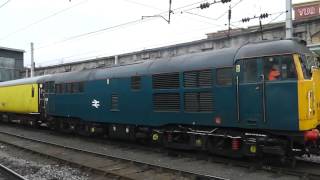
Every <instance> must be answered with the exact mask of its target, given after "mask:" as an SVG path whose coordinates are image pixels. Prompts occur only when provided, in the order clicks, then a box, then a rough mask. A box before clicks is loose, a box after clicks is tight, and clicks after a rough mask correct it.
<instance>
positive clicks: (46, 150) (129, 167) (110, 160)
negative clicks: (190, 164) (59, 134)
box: [0, 131, 227, 180]
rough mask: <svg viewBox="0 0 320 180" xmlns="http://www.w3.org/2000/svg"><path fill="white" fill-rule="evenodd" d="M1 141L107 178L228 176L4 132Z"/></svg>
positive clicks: (201, 177) (208, 177)
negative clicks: (173, 166) (147, 161)
mask: <svg viewBox="0 0 320 180" xmlns="http://www.w3.org/2000/svg"><path fill="white" fill-rule="evenodd" d="M0 134H1V138H0V141H1V142H3V143H6V144H9V145H12V146H15V147H17V148H20V149H24V150H28V151H31V152H32V153H37V154H41V155H43V156H46V157H50V158H53V159H55V160H58V161H63V162H64V163H68V164H71V165H74V166H77V167H80V168H87V169H90V170H91V171H95V172H97V173H101V174H103V175H105V176H107V177H111V178H119V179H128V180H136V179H197V180H198V179H199V180H206V179H213V180H226V179H227V178H223V177H218V176H213V175H209V174H201V173H199V172H195V171H187V170H181V169H179V168H172V167H166V166H163V165H161V166H160V165H157V164H156V163H146V162H143V161H137V160H132V159H128V158H124V157H123V158H121V157H118V156H117V157H116V156H112V155H107V154H103V153H98V152H94V151H88V150H85V149H81V148H76V147H71V146H66V145H61V144H57V143H52V142H47V141H42V140H39V139H34V138H28V137H24V136H21V135H17V134H12V133H8V132H4V131H0ZM151 177H152V178H151Z"/></svg>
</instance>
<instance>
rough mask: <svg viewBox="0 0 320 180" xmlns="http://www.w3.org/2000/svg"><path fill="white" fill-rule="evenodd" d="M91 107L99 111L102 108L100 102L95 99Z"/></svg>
mask: <svg viewBox="0 0 320 180" xmlns="http://www.w3.org/2000/svg"><path fill="white" fill-rule="evenodd" d="M91 106H92V107H95V108H97V109H98V108H99V106H100V101H98V100H95V99H93V100H92V102H91Z"/></svg>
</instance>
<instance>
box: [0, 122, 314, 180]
mask: <svg viewBox="0 0 320 180" xmlns="http://www.w3.org/2000/svg"><path fill="white" fill-rule="evenodd" d="M11 128H12V129H11V130H9V129H10V128H9V126H8V127H7V126H5V128H3V130H2V129H1V128H0V134H2V135H1V136H0V141H3V135H7V136H11V137H16V138H18V139H24V140H27V141H35V142H38V143H42V144H43V143H44V144H50V145H52V146H57V147H59V146H61V144H63V142H62V141H61V140H60V141H56V142H55V143H50V142H46V141H43V140H44V139H46V138H48V137H49V136H57V137H59V139H66V141H65V142H69V141H70V139H73V138H72V137H74V136H72V135H65V134H60V133H52V131H47V130H39V131H41V132H40V133H39V132H37V133H36V134H38V135H33V138H28V137H26V136H30V135H28V132H30V130H23V131H22V132H20V131H19V130H18V131H19V132H20V133H14V132H17V129H20V130H22V129H21V127H20V128H19V127H11ZM17 134H20V135H17ZM40 134H42V135H40ZM44 134H47V135H44ZM48 134H50V135H48ZM40 136H43V137H42V138H40ZM37 137H39V138H37ZM39 139H40V140H39ZM41 139H42V140H41ZM49 139H50V138H49ZM74 139H81V141H82V143H83V144H85V145H86V146H97V147H98V146H104V145H105V144H106V142H105V140H104V141H102V139H95V138H94V139H92V138H83V137H82V138H79V137H76V138H74ZM7 141H10V139H7ZM51 141H52V140H51ZM53 142H54V141H53ZM103 142H104V143H103ZM60 143H61V144H60ZM8 144H11V143H10V142H9V143H8ZM107 144H108V145H107V146H108V147H109V146H114V147H116V148H117V149H118V150H119V151H124V150H127V151H128V152H129V151H140V150H142V151H145V152H149V151H152V150H153V151H154V152H157V154H162V156H166V157H168V155H167V153H165V152H168V151H165V150H164V149H162V150H159V149H154V148H151V147H145V146H141V145H136V144H133V143H124V142H115V141H108V142H107ZM70 145H71V144H70ZM131 145H132V146H131ZM72 146H74V145H72ZM63 147H65V146H63ZM66 148H71V149H73V150H72V151H80V152H83V153H84V154H86V153H89V154H92V155H94V156H98V157H102V158H104V159H112V160H115V161H116V162H117V163H118V162H119V160H120V161H124V164H125V163H129V166H131V165H137V166H138V167H140V168H141V167H142V168H145V169H142V170H141V169H140V171H149V172H150V171H152V172H156V173H158V172H161V173H164V172H166V173H168V172H169V174H173V175H174V176H175V178H177V177H183V178H185V179H227V178H222V177H219V176H212V174H210V173H208V174H206V173H204V172H202V173H199V172H196V171H192V170H191V171H190V170H181V169H175V168H172V167H168V166H163V165H157V164H156V163H146V162H143V161H135V160H133V159H130V158H127V157H123V158H120V159H119V156H112V155H107V154H104V153H101V152H98V149H95V150H87V148H86V147H85V146H83V147H78V148H74V147H66ZM74 149H75V150H74ZM61 151H65V150H61ZM169 152H170V155H169V156H174V157H177V158H176V159H193V160H194V164H199V162H200V161H207V162H208V163H211V164H219V163H220V164H226V165H227V166H228V167H229V168H230V167H232V169H234V168H236V167H244V168H246V169H248V170H250V171H252V172H253V173H254V172H255V171H259V170H263V171H266V172H272V173H273V174H274V175H276V176H283V175H291V176H295V177H299V178H302V179H312V180H313V179H320V163H318V162H312V161H307V160H302V159H300V160H297V165H296V167H295V168H291V167H289V166H288V167H286V166H281V165H277V164H273V165H268V164H264V163H261V162H251V161H243V160H235V159H230V158H223V157H216V156H214V157H211V156H208V155H206V154H203V153H200V154H197V153H194V152H193V153H191V152H190V153H189V152H181V151H174V150H173V151H172V150H170V151H169ZM44 155H46V154H44ZM146 155H147V154H146ZM46 156H47V155H46ZM60 159H61V158H60ZM58 160H59V159H58ZM62 160H63V159H62ZM187 161H190V160H187ZM67 162H68V160H67ZM108 162H109V161H108ZM69 163H70V162H69ZM73 164H75V165H77V166H83V167H87V168H91V169H93V170H97V171H98V172H100V173H105V174H106V175H108V174H109V175H110V174H111V175H112V174H113V173H112V172H109V171H107V172H105V171H101V170H99V168H98V169H95V168H92V167H90V166H87V165H85V164H81V162H80V163H79V162H78V163H73ZM121 164H122V163H121ZM177 164H178V163H177ZM200 164H203V163H200ZM119 166H121V167H119ZM196 166H197V165H196ZM109 167H110V168H111V167H113V166H112V165H110V166H109ZM121 168H122V165H120V164H118V167H116V168H115V169H118V170H120V169H121ZM127 169H132V167H128V168H127ZM191 169H197V167H194V168H191ZM230 169H231V168H230ZM111 170H112V168H111ZM122 170H123V171H125V170H126V168H122ZM123 171H119V172H120V173H122V172H123ZM136 171H139V169H137V170H136ZM213 173H214V172H213ZM138 174H139V173H138ZM149 174H150V173H149ZM177 174H178V175H177ZM113 175H115V176H116V177H121V175H119V174H118V172H116V173H115V174H113ZM140 175H142V174H140ZM220 176H223V175H220ZM137 177H138V176H137ZM141 177H142V176H140V177H139V178H135V177H129V179H143V178H141ZM122 178H123V179H127V178H124V177H122ZM175 178H171V179H175ZM146 179H148V178H146ZM159 179H163V178H162V177H161V178H159ZM167 179H168V178H167ZM169 179H170V178H169ZM231 179H235V178H234V177H233V178H231Z"/></svg>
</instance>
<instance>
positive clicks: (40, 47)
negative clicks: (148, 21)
mask: <svg viewBox="0 0 320 180" xmlns="http://www.w3.org/2000/svg"><path fill="white" fill-rule="evenodd" d="M205 1H207V0H204V1H199V2H196V3H192V4H188V5H185V6H181V7H178V8H175V9H172V11H176V10H179V9H183V8H185V7H190V6H193V5H195V4H199V3H201V2H205ZM168 12H169V11H164V12H161V13H159V14H157V15H161V14H164V13H168ZM154 16H156V15H154ZM144 20H145V19H136V20H133V21H129V22H125V23H122V24H118V25H114V26H109V27H105V28H102V29H98V30H94V31H90V32H86V33H81V34H78V35H75V36H71V37H67V38H65V39H62V40H59V41H56V42H53V43H50V44H47V45H43V46H39V47H38V48H37V49H36V50H39V49H43V48H46V47H49V46H53V45H56V44H60V43H64V42H67V41H71V40H75V39H78V38H81V37H85V36H88V35H93V34H97V33H99V32H104V31H107V30H111V29H115V28H120V27H122V26H127V25H130V24H134V23H138V22H140V21H144Z"/></svg>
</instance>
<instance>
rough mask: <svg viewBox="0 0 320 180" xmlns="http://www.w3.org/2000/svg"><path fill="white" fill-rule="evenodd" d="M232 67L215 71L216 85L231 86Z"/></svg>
mask: <svg viewBox="0 0 320 180" xmlns="http://www.w3.org/2000/svg"><path fill="white" fill-rule="evenodd" d="M232 72H233V68H232V67H227V68H219V69H217V76H216V77H217V84H218V85H221V86H227V85H231V84H232Z"/></svg>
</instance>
